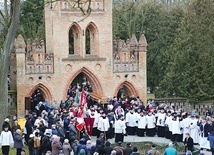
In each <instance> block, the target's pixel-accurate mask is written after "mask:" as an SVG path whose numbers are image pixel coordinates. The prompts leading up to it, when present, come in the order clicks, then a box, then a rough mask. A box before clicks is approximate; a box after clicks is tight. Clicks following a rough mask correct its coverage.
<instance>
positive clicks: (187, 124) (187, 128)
mask: <svg viewBox="0 0 214 155" xmlns="http://www.w3.org/2000/svg"><path fill="white" fill-rule="evenodd" d="M182 128H183V141H184V139H185V138H186V135H185V134H186V133H189V134H190V117H188V116H184V119H183V121H182Z"/></svg>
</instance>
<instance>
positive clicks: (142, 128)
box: [137, 112, 147, 137]
mask: <svg viewBox="0 0 214 155" xmlns="http://www.w3.org/2000/svg"><path fill="white" fill-rule="evenodd" d="M137 121H138V124H137V135H138V136H140V137H144V133H145V132H146V124H147V121H146V116H145V115H144V113H143V112H141V113H140V114H138V117H137Z"/></svg>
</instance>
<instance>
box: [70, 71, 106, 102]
mask: <svg viewBox="0 0 214 155" xmlns="http://www.w3.org/2000/svg"><path fill="white" fill-rule="evenodd" d="M69 81H70V83H69V85H68V87H67V88H68V89H67V92H66V99H70V100H73V101H74V102H76V103H78V102H79V97H80V94H81V91H82V90H84V91H85V94H86V96H88V95H89V94H90V96H91V94H94V93H95V94H99V96H102V95H103V91H102V87H101V84H100V82H99V79H98V78H97V76H96V75H94V74H93V72H91V71H90V70H89V69H87V68H85V67H83V68H81V69H80V70H79V71H77V72H76V73H74V75H73V76H72V77H71V79H70V80H69Z"/></svg>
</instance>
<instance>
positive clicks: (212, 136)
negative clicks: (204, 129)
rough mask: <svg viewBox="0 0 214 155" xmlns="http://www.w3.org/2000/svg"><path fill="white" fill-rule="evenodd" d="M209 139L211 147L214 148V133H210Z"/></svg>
mask: <svg viewBox="0 0 214 155" xmlns="http://www.w3.org/2000/svg"><path fill="white" fill-rule="evenodd" d="M208 140H209V142H210V148H211V149H214V133H211V134H209V136H208Z"/></svg>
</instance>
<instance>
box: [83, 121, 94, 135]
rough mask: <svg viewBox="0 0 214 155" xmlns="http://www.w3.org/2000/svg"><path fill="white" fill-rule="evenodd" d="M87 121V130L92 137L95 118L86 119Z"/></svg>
mask: <svg viewBox="0 0 214 155" xmlns="http://www.w3.org/2000/svg"><path fill="white" fill-rule="evenodd" d="M84 121H85V128H86V130H87V133H88V135H89V136H91V135H92V129H93V124H94V118H84Z"/></svg>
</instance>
